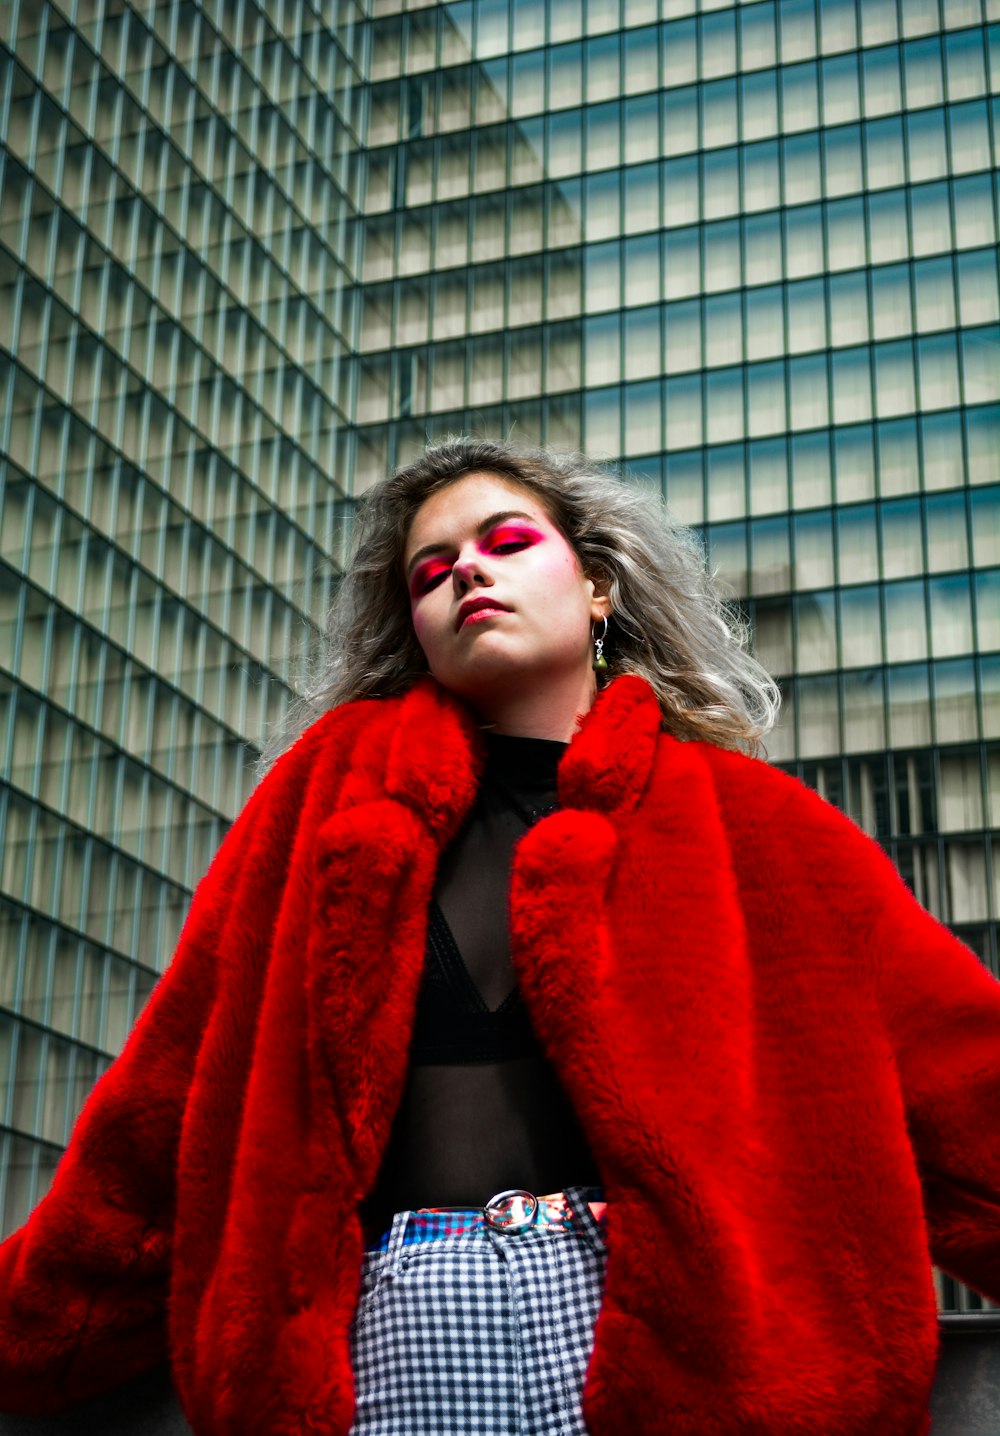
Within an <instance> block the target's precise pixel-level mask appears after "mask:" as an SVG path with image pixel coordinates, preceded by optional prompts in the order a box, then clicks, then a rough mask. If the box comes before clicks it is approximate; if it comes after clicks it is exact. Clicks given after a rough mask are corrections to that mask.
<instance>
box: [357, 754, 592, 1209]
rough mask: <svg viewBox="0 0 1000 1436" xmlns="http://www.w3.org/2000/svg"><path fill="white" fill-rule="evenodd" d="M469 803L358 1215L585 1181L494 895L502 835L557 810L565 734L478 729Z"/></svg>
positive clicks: (447, 862) (502, 859)
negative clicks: (483, 751)
mask: <svg viewBox="0 0 1000 1436" xmlns="http://www.w3.org/2000/svg"><path fill="white" fill-rule="evenodd" d="M486 743H487V759H486V768H485V772H484V774H483V779H482V782H481V784H480V789H479V793H478V795H477V798H476V802H475V804H474V806H473V809H472V812H471V813H470V814H469V817H468V819H467V821H466V823H465V824H464V826H463V828H462V830H461V832H460V833H459V834H458V836H457V837H456V838H455V841H454V842H453V843H452V844H451V846H450V847H449V848H448V849H447V850H446V851H445V853H444V854H443V855H442V859H441V864H440V868H439V871H438V877H437V883H436V886H435V889H434V901H433V903H432V905H431V911H430V913H429V916H428V936H427V955H426V960H425V966H424V975H423V980H422V984H421V990H420V997H419V1001H418V1007H417V1015H416V1022H415V1025H414V1033H413V1045H412V1048H411V1052H410V1072H409V1077H408V1079H407V1085H406V1090H405V1092H404V1094H403V1100H402V1103H401V1105H400V1109H399V1112H398V1113H397V1116H396V1120H395V1123H394V1126H393V1131H392V1135H391V1138H390V1141H389V1146H388V1149H387V1151H386V1155H385V1159H384V1161H383V1163H382V1169H381V1171H380V1173H379V1179H378V1183H377V1186H376V1189H375V1191H374V1192H373V1193H372V1194H371V1197H370V1198H369V1200H368V1201H367V1203H366V1204H365V1211H364V1217H365V1222H366V1225H367V1226H368V1227H370V1228H372V1229H375V1228H381V1227H382V1226H384V1225H386V1224H387V1223H388V1220H389V1218H390V1217H391V1215H392V1213H393V1212H397V1211H404V1210H407V1209H410V1208H416V1207H436V1206H482V1205H483V1203H484V1202H486V1201H487V1199H488V1198H489V1197H490V1196H492V1195H493V1193H494V1192H499V1191H502V1190H504V1189H505V1188H507V1187H525V1188H527V1189H528V1190H529V1191H534V1192H539V1193H542V1192H552V1191H560V1190H562V1189H563V1188H564V1187H566V1186H570V1185H573V1184H577V1183H579V1184H581V1185H597V1184H598V1182H599V1177H598V1174H597V1169H596V1166H595V1163H594V1160H593V1157H592V1156H591V1153H590V1150H589V1148H588V1146H587V1141H586V1138H585V1137H584V1135H583V1132H582V1131H581V1129H580V1126H579V1123H578V1122H577V1120H576V1117H575V1115H574V1113H573V1111H572V1109H571V1107H570V1105H569V1102H568V1099H567V1097H566V1095H565V1093H564V1091H563V1089H562V1087H561V1085H560V1083H559V1081H558V1079H557V1077H556V1075H555V1072H554V1071H553V1069H552V1067H551V1065H550V1064H549V1062H548V1060H547V1059H546V1057H545V1055H544V1054H543V1052H542V1050H541V1048H540V1047H539V1045H538V1042H537V1039H536V1037H535V1034H534V1032H533V1030H532V1027H531V1023H530V1021H529V1019H528V1014H527V1010H526V1009H525V1007H524V1004H523V1002H522V1001H521V996H520V993H519V991H518V989H517V981H516V977H515V974H514V968H513V965H512V963H511V955H510V933H509V927H508V921H507V898H508V890H509V886H510V869H511V862H512V858H513V850H514V844H515V843H516V842H517V840H518V838H520V837H522V836H523V835H524V833H525V832H526V831H527V830H528V828H529V827H531V826H532V825H533V824H534V823H535V822H537V821H538V819H539V818H542V817H544V816H546V815H547V814H548V813H551V812H553V811H554V810H555V809H556V807H557V806H558V798H557V792H556V769H557V767H558V763H559V759H560V757H561V756H562V754H563V752H564V750H565V746H566V745H565V744H564V743H554V742H550V741H548V740H546V739H542V738H509V737H504V736H501V735H498V734H487V736H486Z"/></svg>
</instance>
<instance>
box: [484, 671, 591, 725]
mask: <svg viewBox="0 0 1000 1436" xmlns="http://www.w3.org/2000/svg"><path fill="white" fill-rule="evenodd" d="M596 697H597V683H596V680H595V678H594V675H593V672H592V670H590V669H588V670H587V673H586V675H582V676H579V677H578V676H577V675H575V674H574V675H572V677H569V676H568V677H567V680H564V682H563V683H561V684H559V683H556V684H553V682H552V680H551V676H549V677H546V678H545V679H544V680H542V679H540V680H539V682H538V685H537V688H535V687H529V688H527V689H524V690H519V691H518V692H516V693H506V694H504V693H498V694H497V695H496V697H495V699H494V698H493V696H492V695H491V697H490V699H489V700H487V701H485V702H482V703H475V704H473V707H474V708H475V711H476V713H477V714H478V716H479V720H480V722H481V723H482V725H483V727H484V728H488V729H489V730H490V732H491V733H501V734H503V735H505V736H506V737H510V738H552V739H555V740H556V742H559V743H568V742H569V741H570V739H571V738H572V737H573V734H574V733H575V732H576V730H577V727H578V726H579V722H580V719H581V718H582V717H583V716H584V715H585V714H586V713H589V712H590V709H591V708H592V707H593V704H594V699H595V698H596Z"/></svg>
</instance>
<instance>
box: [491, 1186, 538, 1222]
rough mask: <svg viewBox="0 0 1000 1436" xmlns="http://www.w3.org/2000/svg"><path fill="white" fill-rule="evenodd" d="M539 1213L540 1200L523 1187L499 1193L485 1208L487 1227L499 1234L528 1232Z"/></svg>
mask: <svg viewBox="0 0 1000 1436" xmlns="http://www.w3.org/2000/svg"><path fill="white" fill-rule="evenodd" d="M537 1212H538V1198H537V1197H536V1196H533V1195H532V1193H531V1192H526V1191H525V1190H524V1189H523V1188H522V1187H511V1188H510V1189H509V1190H508V1191H506V1192H497V1194H496V1196H495V1197H490V1199H489V1201H488V1202H487V1203H486V1205H485V1207H483V1216H484V1217H485V1219H486V1225H487V1226H489V1227H493V1229H494V1230H495V1231H498V1232H510V1233H517V1232H523V1231H526V1230H527V1228H528V1227H530V1226H531V1224H532V1222H533V1221H534V1220H535V1216H536V1214H537Z"/></svg>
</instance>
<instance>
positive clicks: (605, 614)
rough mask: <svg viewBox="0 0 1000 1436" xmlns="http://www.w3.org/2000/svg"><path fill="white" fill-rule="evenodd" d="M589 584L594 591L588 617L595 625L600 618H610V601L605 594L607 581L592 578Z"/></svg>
mask: <svg viewBox="0 0 1000 1436" xmlns="http://www.w3.org/2000/svg"><path fill="white" fill-rule="evenodd" d="M591 583H592V584H593V585H594V591H593V594H592V595H591V599H590V616H591V618H592V619H593V620H594V622H595V623H596V622H598V621H599V620H600V619H602V618H610V617H611V599H610V598H609V597H608V595H607V593H606V592H605V590H606V589H607V586H608V585H607V579H605V578H593V579H591Z"/></svg>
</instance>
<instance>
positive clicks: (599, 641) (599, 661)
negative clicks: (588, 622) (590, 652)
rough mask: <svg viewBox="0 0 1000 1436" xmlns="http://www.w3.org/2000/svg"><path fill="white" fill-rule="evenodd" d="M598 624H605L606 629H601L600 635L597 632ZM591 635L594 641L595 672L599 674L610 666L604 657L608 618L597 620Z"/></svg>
mask: <svg viewBox="0 0 1000 1436" xmlns="http://www.w3.org/2000/svg"><path fill="white" fill-rule="evenodd" d="M598 623H603V624H604V627H603V628H602V629H601V632H600V634H598V632H597V625H598ZM591 633H592V636H593V639H594V663H593V667H594V669H595V671H596V672H598V673H599V672H601V670H602V669H605V668H607V666H608V660H607V659H606V658H605V656H604V640H605V639H606V638H607V636H608V620H607V619H606V618H599V619H595V620H594V624H593V628H592V629H591Z"/></svg>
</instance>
